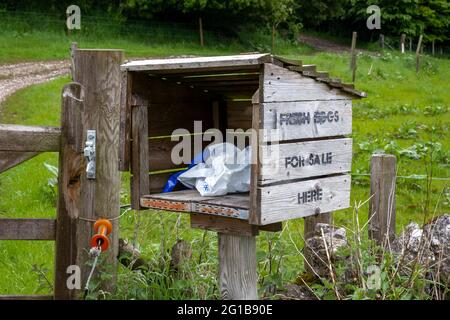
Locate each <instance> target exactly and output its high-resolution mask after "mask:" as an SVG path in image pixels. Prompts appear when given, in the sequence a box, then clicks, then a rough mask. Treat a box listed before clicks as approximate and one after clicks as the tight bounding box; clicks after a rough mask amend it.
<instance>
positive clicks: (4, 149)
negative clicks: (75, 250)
mask: <svg viewBox="0 0 450 320" xmlns="http://www.w3.org/2000/svg"><path fill="white" fill-rule="evenodd" d="M83 94H84V92H83V89H82V86H81V85H80V84H78V83H70V84H67V85H66V86H65V87H64V88H63V90H62V104H61V127H43V126H23V125H10V124H0V173H1V172H4V171H6V170H8V169H11V168H13V167H15V166H17V165H19V164H21V163H22V162H24V161H26V160H29V159H31V158H33V157H35V156H36V155H38V154H39V153H41V152H59V153H60V156H59V174H58V181H59V182H60V183H59V193H58V215H57V219H49V218H39V219H36V218H25V219H24V218H20V219H17V218H4V219H0V240H52V241H55V240H59V241H56V242H55V246H56V251H55V252H56V256H57V259H56V261H58V258H59V257H60V256H61V254H62V252H63V251H64V250H67V249H68V248H69V246H70V244H68V243H67V242H66V241H65V239H66V237H65V236H64V235H63V234H67V233H70V230H66V228H65V226H64V224H65V223H66V220H67V217H65V210H64V203H65V200H64V192H61V191H63V190H62V185H63V184H62V183H61V181H64V179H65V178H66V174H65V173H66V172H68V171H70V170H71V168H73V167H74V165H77V164H76V162H75V158H76V156H74V154H73V153H72V155H70V151H69V150H70V146H72V145H74V146H75V145H76V149H77V150H78V151H79V153H80V154H81V151H80V150H81V148H82V138H83V137H82V131H81V128H80V127H79V125H80V124H81V121H77V120H81V119H80V118H79V115H80V114H81V109H82V105H83ZM80 159H81V158H80ZM81 165H82V163H79V164H78V165H77V166H78V167H79V168H81ZM60 233H62V234H60ZM55 265H56V267H58V263H56V264H55ZM64 272H65V271H64ZM55 275H56V276H55V282H54V294H53V295H24V296H18V295H7V296H5V295H4V296H0V299H33V300H35V299H36V300H40V299H53V298H54V297H55V293H56V292H58V291H61V288H66V279H64V277H61V276H59V274H58V272H55Z"/></svg>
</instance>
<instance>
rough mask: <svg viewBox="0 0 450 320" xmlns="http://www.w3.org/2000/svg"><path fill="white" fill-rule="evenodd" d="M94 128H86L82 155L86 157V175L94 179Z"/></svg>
mask: <svg viewBox="0 0 450 320" xmlns="http://www.w3.org/2000/svg"><path fill="white" fill-rule="evenodd" d="M95 139H96V133H95V130H87V134H86V143H85V147H84V156H85V157H86V158H87V161H88V163H87V166H86V177H87V178H88V179H95Z"/></svg>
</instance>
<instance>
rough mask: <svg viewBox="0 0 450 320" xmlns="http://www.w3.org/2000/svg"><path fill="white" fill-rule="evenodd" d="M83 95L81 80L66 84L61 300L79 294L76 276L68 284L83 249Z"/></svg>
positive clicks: (59, 231)
mask: <svg viewBox="0 0 450 320" xmlns="http://www.w3.org/2000/svg"><path fill="white" fill-rule="evenodd" d="M83 96H84V90H83V87H82V86H81V85H80V84H78V83H69V84H67V85H65V86H64V88H63V90H62V95H61V142H60V151H59V165H58V170H59V173H58V209H57V218H56V241H55V284H54V298H55V299H57V300H62V299H64V300H72V299H76V298H77V296H78V294H79V290H77V289H76V288H75V286H76V279H75V278H74V282H73V283H72V285H73V286H74V287H69V286H68V284H67V282H68V277H70V276H71V274H69V273H67V272H68V271H69V272H70V273H72V274H73V273H75V272H76V270H74V269H69V266H73V265H76V264H77V252H78V251H79V250H82V248H81V249H78V247H77V245H78V244H77V225H78V221H77V217H78V215H79V208H80V175H81V174H82V173H83V172H84V165H83V163H84V162H83V155H82V152H83V149H82V148H83V142H82V132H83V124H82V121H81V112H82V110H83ZM75 268H76V267H75ZM76 276H77V275H75V277H76Z"/></svg>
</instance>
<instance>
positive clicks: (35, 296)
mask: <svg viewBox="0 0 450 320" xmlns="http://www.w3.org/2000/svg"><path fill="white" fill-rule="evenodd" d="M0 300H53V296H52V295H44V294H29V295H12V294H11V295H0Z"/></svg>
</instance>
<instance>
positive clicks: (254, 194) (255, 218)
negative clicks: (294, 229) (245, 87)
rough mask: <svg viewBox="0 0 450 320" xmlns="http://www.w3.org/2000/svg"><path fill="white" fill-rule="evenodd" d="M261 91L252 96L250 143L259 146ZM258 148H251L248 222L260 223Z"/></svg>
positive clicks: (261, 80) (259, 164) (259, 165)
mask: <svg viewBox="0 0 450 320" xmlns="http://www.w3.org/2000/svg"><path fill="white" fill-rule="evenodd" d="M263 80H264V75H263V74H261V76H260V84H262V83H263ZM261 95H262V91H261V90H260V89H258V90H257V91H256V92H255V93H254V94H253V96H252V108H253V114H252V130H253V132H254V135H253V136H252V141H251V145H252V146H259V145H260V144H261V142H260V134H258V133H259V130H260V125H261V105H260V103H259V101H260V100H261ZM259 150H260V148H255V147H253V148H252V162H251V165H250V213H249V219H248V220H249V222H250V223H251V224H256V225H261V206H260V202H261V191H260V190H259V189H258V180H259V176H260V169H261V168H260V167H261V162H260V161H259V160H258V159H259Z"/></svg>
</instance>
